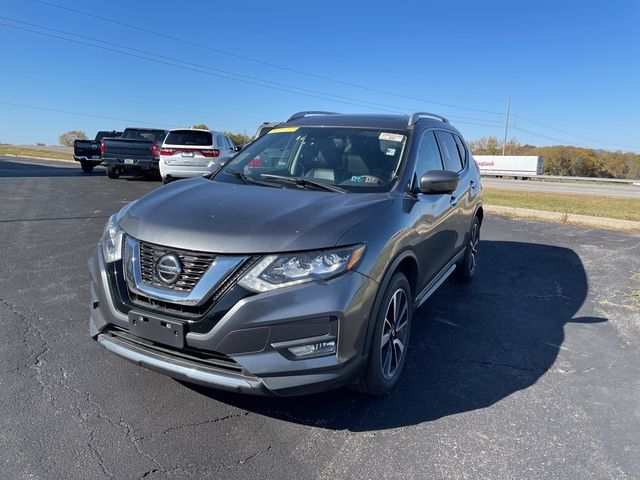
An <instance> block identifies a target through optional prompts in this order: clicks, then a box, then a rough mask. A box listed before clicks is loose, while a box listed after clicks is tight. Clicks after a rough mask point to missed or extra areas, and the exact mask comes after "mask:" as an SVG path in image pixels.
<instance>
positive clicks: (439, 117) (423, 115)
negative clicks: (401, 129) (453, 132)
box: [409, 112, 449, 126]
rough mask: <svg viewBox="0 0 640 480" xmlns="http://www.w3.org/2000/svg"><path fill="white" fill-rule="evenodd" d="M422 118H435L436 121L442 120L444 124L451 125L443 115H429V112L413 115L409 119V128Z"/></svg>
mask: <svg viewBox="0 0 640 480" xmlns="http://www.w3.org/2000/svg"><path fill="white" fill-rule="evenodd" d="M421 118H435V119H436V120H440V121H442V122H444V123H449V120H447V119H446V118H445V117H443V116H442V115H438V114H436V113H429V112H416V113H412V114H411V116H410V117H409V126H413V125H415V124H416V123H417V122H418V120H420V119H421Z"/></svg>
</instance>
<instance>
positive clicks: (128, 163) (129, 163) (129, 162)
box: [124, 158, 133, 165]
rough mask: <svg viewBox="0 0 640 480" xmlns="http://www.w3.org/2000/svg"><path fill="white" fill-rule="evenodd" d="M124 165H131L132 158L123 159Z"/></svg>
mask: <svg viewBox="0 0 640 480" xmlns="http://www.w3.org/2000/svg"><path fill="white" fill-rule="evenodd" d="M124 163H126V164H127V165H131V164H133V158H125V159H124Z"/></svg>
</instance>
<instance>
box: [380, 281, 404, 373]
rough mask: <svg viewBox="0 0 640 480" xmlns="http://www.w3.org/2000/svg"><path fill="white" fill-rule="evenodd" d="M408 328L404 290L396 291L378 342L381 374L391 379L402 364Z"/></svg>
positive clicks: (388, 307) (390, 302)
mask: <svg viewBox="0 0 640 480" xmlns="http://www.w3.org/2000/svg"><path fill="white" fill-rule="evenodd" d="M408 326H409V304H408V301H407V294H406V292H405V291H404V289H402V288H399V289H397V290H396V291H395V292H394V294H393V296H392V297H391V300H390V301H389V305H388V306H387V311H386V313H385V317H384V325H383V326H382V341H381V342H380V343H381V345H380V353H381V355H380V361H381V362H382V374H383V375H384V377H385V378H387V379H391V378H393V376H394V375H395V374H396V372H397V371H398V368H399V367H400V365H401V364H402V359H403V356H404V354H405V350H406V341H407V331H408Z"/></svg>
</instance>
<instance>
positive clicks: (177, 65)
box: [0, 22, 397, 113]
mask: <svg viewBox="0 0 640 480" xmlns="http://www.w3.org/2000/svg"><path fill="white" fill-rule="evenodd" d="M0 25H1V26H5V27H8V28H13V29H16V30H22V31H24V32H29V33H35V34H37V35H42V36H45V37H50V38H56V39H59V40H65V41H67V42H70V43H76V44H79V45H85V46H88V47H92V48H97V49H100V50H105V51H109V52H112V53H118V54H120V55H126V56H129V57H134V58H139V59H142V60H147V61H150V62H155V63H159V64H163V65H168V66H171V67H175V68H180V69H183V70H188V71H192V72H196V73H201V74H204V75H210V76H213V77H218V78H224V79H227V80H233V81H236V82H240V83H245V84H249V85H256V86H259V87H263V88H269V89H272V90H278V91H282V92H286V93H293V94H296V95H303V96H306V97H312V98H317V99H320V100H325V101H331V102H336V103H342V104H345V105H351V106H356V107H360V108H366V109H372V107H371V106H368V105H361V104H358V103H354V102H347V101H342V100H337V99H332V98H327V97H323V96H320V95H313V94H310V93H303V92H298V91H293V90H289V89H286V88H279V87H275V86H269V85H264V84H261V83H257V82H254V81H250V80H243V79H241V78H234V77H230V76H228V75H222V74H217V73H213V72H208V71H204V70H201V69H198V68H191V67H187V66H184V65H179V64H175V63H171V62H168V61H164V60H160V59H158V58H153V57H149V56H144V55H139V54H136V53H131V52H124V51H121V50H116V49H114V48H110V47H104V46H101V45H94V44H92V43H88V42H84V41H81V40H74V39H71V38H66V37H62V36H60V35H54V34H52V33H46V32H39V31H37V30H32V29H29V28H25V27H19V26H16V25H10V24H7V23H3V22H0ZM39 28H41V27H39ZM374 110H375V109H374ZM378 110H380V109H379V108H378ZM387 111H388V110H387ZM391 113H397V112H395V111H394V112H391Z"/></svg>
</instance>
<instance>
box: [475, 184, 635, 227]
mask: <svg viewBox="0 0 640 480" xmlns="http://www.w3.org/2000/svg"><path fill="white" fill-rule="evenodd" d="M484 202H485V203H486V204H487V205H499V206H502V207H516V208H532V209H534V210H546V211H548V212H561V213H573V214H578V215H589V216H592V217H604V218H616V219H619V220H634V221H636V222H638V221H640V200H638V199H633V198H611V197H604V196H603V197H601V196H595V195H568V194H558V193H548V192H519V191H512V190H498V189H494V188H486V189H485V190H484Z"/></svg>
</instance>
